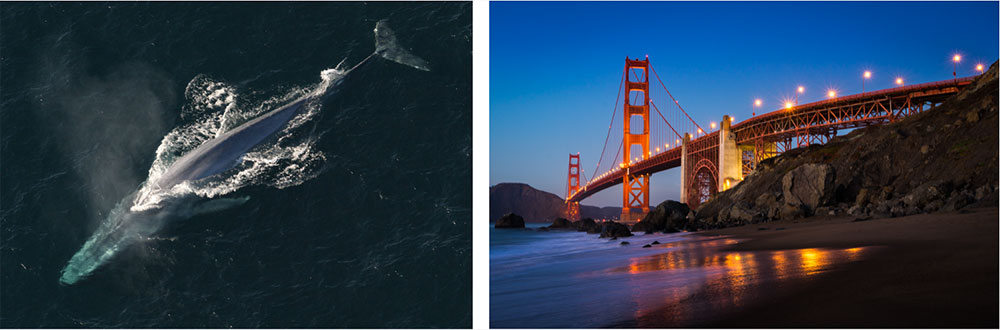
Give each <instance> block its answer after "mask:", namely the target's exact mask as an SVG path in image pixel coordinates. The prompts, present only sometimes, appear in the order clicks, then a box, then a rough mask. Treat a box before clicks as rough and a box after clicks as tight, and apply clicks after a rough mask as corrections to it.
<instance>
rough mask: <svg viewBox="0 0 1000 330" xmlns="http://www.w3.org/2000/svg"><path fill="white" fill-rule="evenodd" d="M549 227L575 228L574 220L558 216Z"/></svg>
mask: <svg viewBox="0 0 1000 330" xmlns="http://www.w3.org/2000/svg"><path fill="white" fill-rule="evenodd" d="M549 229H574V228H573V222H572V221H569V220H568V219H566V218H556V219H555V220H552V224H551V225H549Z"/></svg>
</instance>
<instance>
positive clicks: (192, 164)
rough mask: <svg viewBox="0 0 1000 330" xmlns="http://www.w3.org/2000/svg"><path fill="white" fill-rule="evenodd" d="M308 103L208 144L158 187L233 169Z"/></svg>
mask: <svg viewBox="0 0 1000 330" xmlns="http://www.w3.org/2000/svg"><path fill="white" fill-rule="evenodd" d="M306 101H308V98H307V97H303V98H300V99H298V100H295V101H294V102H292V103H289V104H287V105H285V106H283V107H281V108H278V109H275V110H272V111H271V112H268V113H266V114H264V115H262V116H260V117H258V118H255V119H253V120H251V121H249V122H246V123H244V124H243V125H240V126H239V127H236V128H234V129H232V130H230V131H228V132H226V133H224V134H222V135H220V136H218V137H216V138H213V139H211V140H208V141H206V142H205V143H203V144H202V145H200V146H198V147H197V148H195V149H194V150H192V151H191V152H188V153H187V154H185V155H184V156H182V157H181V158H180V159H178V160H177V161H175V162H174V163H173V164H171V165H170V167H169V168H167V171H166V172H164V173H163V175H162V176H160V178H159V179H158V180H157V181H156V187H159V188H160V189H169V188H170V187H173V186H174V185H177V184H179V183H181V182H184V181H188V180H200V179H204V178H207V177H210V176H212V175H215V174H219V173H222V172H224V171H226V170H228V169H230V168H232V167H233V166H235V165H236V163H237V162H238V161H239V160H240V159H241V158H242V157H243V155H244V154H246V153H247V151H250V149H251V148H253V147H254V146H256V145H258V144H260V143H261V142H263V141H264V140H265V139H267V138H268V137H270V136H271V135H272V134H274V133H275V132H277V131H278V130H280V129H281V128H283V127H284V126H285V124H287V123H288V121H289V120H291V119H292V117H294V116H295V114H296V113H297V112H298V109H299V108H301V107H302V105H303V104H304V103H305V102H306Z"/></svg>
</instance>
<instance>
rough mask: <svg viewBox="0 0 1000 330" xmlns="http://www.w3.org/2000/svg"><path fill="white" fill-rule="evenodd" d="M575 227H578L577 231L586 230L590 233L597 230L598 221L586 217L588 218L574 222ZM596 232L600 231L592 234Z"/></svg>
mask: <svg viewBox="0 0 1000 330" xmlns="http://www.w3.org/2000/svg"><path fill="white" fill-rule="evenodd" d="M573 228H576V230H577V231H585V232H588V233H590V231H592V230H595V229H596V228H597V223H596V222H594V219H591V218H586V219H583V220H580V221H577V222H574V223H573ZM596 233H599V232H594V233H591V234H596Z"/></svg>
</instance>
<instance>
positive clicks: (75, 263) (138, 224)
mask: <svg viewBox="0 0 1000 330" xmlns="http://www.w3.org/2000/svg"><path fill="white" fill-rule="evenodd" d="M169 213H170V212H169V211H168V210H166V209H163V208H157V209H150V210H146V211H142V212H133V211H130V210H129V209H128V208H127V207H122V205H119V206H118V207H115V209H113V210H112V211H111V213H110V214H108V217H107V219H105V221H104V222H103V223H102V224H101V226H100V227H99V228H97V230H96V231H95V232H94V235H93V236H91V237H90V239H88V240H87V242H86V243H84V244H83V247H81V248H80V250H79V251H77V252H76V254H74V255H73V257H72V258H70V260H69V263H67V264H66V267H65V268H63V270H62V276H60V278H59V283H61V284H63V285H70V284H74V283H76V282H78V281H80V280H82V279H84V278H86V277H87V276H90V274H91V273H92V272H94V270H95V269H97V268H98V267H100V266H101V265H103V264H104V263H106V262H107V261H108V260H110V259H111V258H112V257H114V256H115V255H116V254H118V252H120V251H122V250H124V249H125V248H126V247H128V246H129V245H132V244H133V243H135V242H138V241H141V240H144V239H146V237H149V236H150V235H152V234H153V233H155V232H156V231H157V230H158V229H159V228H160V227H161V226H162V224H163V221H164V220H165V219H166V218H167V216H168V215H169Z"/></svg>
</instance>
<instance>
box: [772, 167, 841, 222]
mask: <svg viewBox="0 0 1000 330" xmlns="http://www.w3.org/2000/svg"><path fill="white" fill-rule="evenodd" d="M834 178H835V175H834V171H833V166H830V165H828V164H803V165H801V166H799V167H796V168H795V169H794V170H791V171H789V172H788V173H786V174H785V176H784V177H782V179H781V188H782V192H783V196H784V199H785V204H786V205H791V206H801V209H802V210H803V211H805V214H807V215H808V214H810V213H812V212H813V210H815V209H816V208H817V207H819V206H823V205H827V204H829V203H830V201H831V200H832V199H833V197H834V193H835V191H836V187H835V185H834ZM788 210H791V208H788ZM784 211H785V209H782V214H785V212H784Z"/></svg>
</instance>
